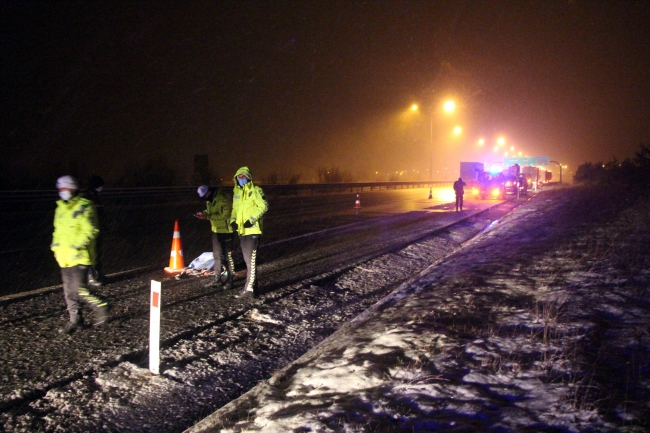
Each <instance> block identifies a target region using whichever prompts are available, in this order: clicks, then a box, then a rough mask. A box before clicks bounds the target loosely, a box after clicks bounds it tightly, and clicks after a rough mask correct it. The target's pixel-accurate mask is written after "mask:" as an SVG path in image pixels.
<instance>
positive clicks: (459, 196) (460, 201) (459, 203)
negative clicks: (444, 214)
mask: <svg viewBox="0 0 650 433" xmlns="http://www.w3.org/2000/svg"><path fill="white" fill-rule="evenodd" d="M459 208H460V210H463V194H456V210H458V209H459Z"/></svg>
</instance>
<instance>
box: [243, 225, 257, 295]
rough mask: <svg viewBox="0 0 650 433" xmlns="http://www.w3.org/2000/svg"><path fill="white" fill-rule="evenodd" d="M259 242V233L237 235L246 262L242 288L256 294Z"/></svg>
mask: <svg viewBox="0 0 650 433" xmlns="http://www.w3.org/2000/svg"><path fill="white" fill-rule="evenodd" d="M259 244H260V235H248V236H240V237H239V246H240V247H241V252H242V255H243V256H244V261H245V262H246V284H245V285H244V290H247V291H252V292H254V293H255V294H257V269H256V267H257V247H258V246H259Z"/></svg>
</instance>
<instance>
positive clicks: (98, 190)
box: [95, 186, 104, 192]
mask: <svg viewBox="0 0 650 433" xmlns="http://www.w3.org/2000/svg"><path fill="white" fill-rule="evenodd" d="M103 189H104V187H103V186H100V187H99V188H95V191H97V192H102V190H103Z"/></svg>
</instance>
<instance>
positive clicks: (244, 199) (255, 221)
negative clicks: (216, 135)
mask: <svg viewBox="0 0 650 433" xmlns="http://www.w3.org/2000/svg"><path fill="white" fill-rule="evenodd" d="M240 174H245V175H246V176H248V179H249V181H248V183H247V184H246V185H244V186H243V187H241V186H239V184H238V183H237V176H238V175H240ZM234 180H235V188H234V190H233V195H232V215H231V217H230V222H231V223H232V222H236V223H237V231H238V233H239V236H246V235H259V234H262V216H263V215H264V214H265V213H266V211H267V210H268V207H269V206H268V203H267V202H266V197H264V191H262V188H260V187H259V186H256V185H254V184H253V176H252V175H251V172H250V170H249V169H248V167H241V168H240V169H239V170H237V173H235V176H234ZM247 221H249V222H250V223H251V224H252V226H251V227H248V228H247V227H244V224H245V223H246V222H247Z"/></svg>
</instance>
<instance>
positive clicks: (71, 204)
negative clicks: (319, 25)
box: [50, 195, 99, 268]
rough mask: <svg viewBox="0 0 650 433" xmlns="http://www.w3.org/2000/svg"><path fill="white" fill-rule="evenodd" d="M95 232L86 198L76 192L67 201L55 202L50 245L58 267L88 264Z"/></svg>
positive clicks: (90, 208) (91, 205)
mask: <svg viewBox="0 0 650 433" xmlns="http://www.w3.org/2000/svg"><path fill="white" fill-rule="evenodd" d="M98 233H99V229H98V228H97V218H96V215H95V208H94V207H93V204H92V202H91V201H90V200H88V199H85V198H83V197H81V196H78V195H77V196H74V197H72V198H71V199H70V200H68V201H67V202H65V201H63V200H58V201H57V202H56V211H55V212H54V233H53V235H52V244H51V245H50V248H51V249H52V251H53V252H54V257H55V258H56V261H57V262H58V263H59V266H61V267H62V268H69V267H72V266H77V265H90V264H91V263H92V257H93V256H94V255H95V254H94V251H93V248H94V244H95V238H96V237H97V234H98Z"/></svg>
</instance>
